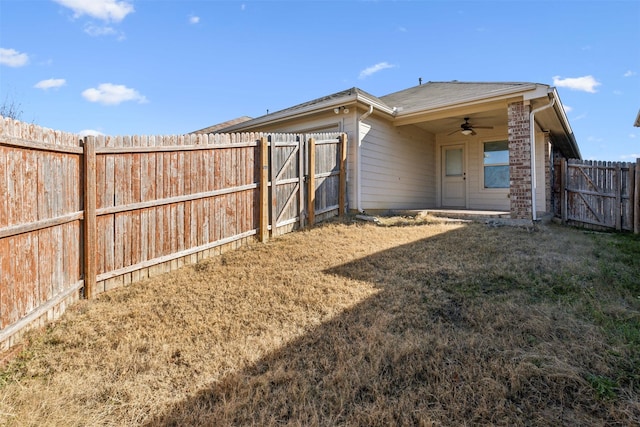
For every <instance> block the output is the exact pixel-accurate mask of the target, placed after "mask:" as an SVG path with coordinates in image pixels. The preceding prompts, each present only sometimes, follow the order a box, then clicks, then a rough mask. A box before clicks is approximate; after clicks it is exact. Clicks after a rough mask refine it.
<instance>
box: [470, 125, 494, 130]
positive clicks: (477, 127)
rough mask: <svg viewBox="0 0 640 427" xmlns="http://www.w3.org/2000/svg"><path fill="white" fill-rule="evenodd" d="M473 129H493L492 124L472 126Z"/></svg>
mask: <svg viewBox="0 0 640 427" xmlns="http://www.w3.org/2000/svg"><path fill="white" fill-rule="evenodd" d="M473 128H474V129H493V126H473Z"/></svg>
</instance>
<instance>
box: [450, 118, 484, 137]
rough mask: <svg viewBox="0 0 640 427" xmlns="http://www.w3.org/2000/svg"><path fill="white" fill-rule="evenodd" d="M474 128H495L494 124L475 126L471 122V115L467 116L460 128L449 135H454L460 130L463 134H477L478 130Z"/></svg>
mask: <svg viewBox="0 0 640 427" xmlns="http://www.w3.org/2000/svg"><path fill="white" fill-rule="evenodd" d="M474 129H493V126H474V125H472V124H471V123H469V117H465V118H464V123H463V124H461V125H460V129H459V130H454V131H453V132H451V133H450V134H449V135H453V134H454V133H456V132H460V133H462V134H463V135H475V134H476V132H475V130H474Z"/></svg>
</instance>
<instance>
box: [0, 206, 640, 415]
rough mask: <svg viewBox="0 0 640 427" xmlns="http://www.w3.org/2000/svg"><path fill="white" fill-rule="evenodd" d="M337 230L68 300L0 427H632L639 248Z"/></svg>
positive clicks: (13, 377)
mask: <svg viewBox="0 0 640 427" xmlns="http://www.w3.org/2000/svg"><path fill="white" fill-rule="evenodd" d="M382 225H387V226H379V225H378V226H376V225H375V224H371V223H364V224H363V223H357V222H354V221H353V220H351V219H347V220H344V221H335V222H329V223H326V224H324V225H321V226H318V227H315V228H313V229H311V230H307V231H302V232H297V233H292V234H289V235H286V236H283V237H280V238H277V239H274V240H272V241H271V242H269V243H268V244H257V243H256V244H253V245H251V246H249V247H246V248H243V249H240V250H238V251H234V252H228V253H225V254H223V255H221V256H219V257H217V258H213V259H210V260H207V261H203V262H201V263H199V264H196V265H194V266H189V267H185V268H183V269H182V270H179V271H176V272H173V273H169V274H165V275H163V276H159V277H155V278H153V279H148V280H146V281H144V282H140V283H137V284H134V285H132V286H129V287H127V288H122V289H118V290H115V291H111V292H108V293H105V294H102V295H101V296H100V297H99V298H98V299H96V300H93V301H81V302H80V303H78V304H77V305H75V306H74V307H72V308H71V309H70V310H69V311H68V312H67V313H66V314H65V315H64V317H63V318H62V319H61V320H59V321H58V322H56V323H55V324H53V325H51V326H50V327H48V328H47V329H46V330H42V331H36V332H34V333H31V334H29V335H28V338H27V342H26V343H25V345H24V346H23V347H22V348H21V349H20V351H19V352H18V354H16V355H15V356H14V357H13V358H12V359H11V360H10V361H9V362H6V363H5V364H4V366H1V367H0V425H8V426H89V425H90V426H133V425H149V426H155V425H175V426H185V425H223V426H224V425H260V426H270V425H293V426H296V425H299V426H303V425H304V426H336V425H337V426H340V425H344V426H377V425H380V426H388V425H411V426H413V425H416V426H418V425H420V426H430V425H456V426H459V425H509V426H512V425H523V426H524V425H536V426H540V425H542V426H544V425H549V426H556V425H568V426H571V425H575V426H584V425H596V426H598V425H633V424H638V423H640V403H639V401H640V372H639V369H638V366H640V279H639V272H640V240H639V239H637V238H635V237H634V236H628V235H626V236H625V235H614V234H605V233H592V232H591V233H590V232H585V231H580V230H574V229H569V228H562V227H559V226H554V225H549V226H541V227H539V228H537V229H536V230H527V229H523V228H511V227H489V226H487V225H484V224H478V223H473V224H467V223H463V224H460V223H445V222H439V221H437V220H433V219H429V218H423V217H419V218H386V219H383V220H382Z"/></svg>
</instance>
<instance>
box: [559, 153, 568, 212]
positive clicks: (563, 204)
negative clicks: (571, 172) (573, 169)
mask: <svg viewBox="0 0 640 427" xmlns="http://www.w3.org/2000/svg"><path fill="white" fill-rule="evenodd" d="M560 216H561V217H562V223H563V224H566V223H567V159H565V158H562V159H561V161H560Z"/></svg>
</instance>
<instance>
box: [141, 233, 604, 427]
mask: <svg viewBox="0 0 640 427" xmlns="http://www.w3.org/2000/svg"><path fill="white" fill-rule="evenodd" d="M476 234H479V235H476ZM505 236H507V237H508V238H506V239H505ZM544 244H546V243H545V242H543V241H542V240H541V236H540V235H537V233H528V232H527V231H524V230H518V229H513V230H501V231H500V230H490V229H486V228H484V227H482V226H477V227H468V228H463V229H458V230H454V231H450V232H448V233H445V234H441V235H437V236H435V237H432V238H429V239H424V240H420V241H417V242H415V243H412V244H408V245H403V246H398V247H394V248H392V249H389V250H386V251H383V252H379V253H376V254H373V255H370V256H367V257H364V258H361V259H358V260H355V261H353V262H349V263H346V264H344V265H340V266H336V267H334V268H330V269H327V270H325V271H324V272H323V273H322V274H328V275H338V276H343V277H345V278H348V279H352V280H362V281H367V282H370V283H373V284H375V286H376V287H377V288H378V289H379V292H378V293H377V294H375V295H374V296H372V297H370V298H368V299H366V300H364V301H362V302H360V303H359V304H357V305H355V306H354V307H352V308H351V309H349V310H346V311H344V312H342V313H341V314H339V315H338V316H336V317H334V318H333V319H331V320H329V321H327V322H325V323H323V324H321V325H319V326H317V327H315V328H313V329H311V330H310V331H308V332H307V333H306V334H305V335H303V336H301V337H300V338H298V339H296V340H294V341H292V342H289V343H288V344H287V345H285V346H284V347H282V348H280V349H278V350H276V351H274V352H273V353H271V354H269V355H268V356H266V357H264V358H262V359H261V360H259V361H258V362H257V363H255V364H254V365H252V366H250V367H248V368H246V369H244V370H243V371H241V372H238V373H236V374H232V375H229V376H226V377H224V378H223V379H222V380H221V381H220V382H217V383H213V384H211V385H210V387H209V388H208V389H206V390H202V391H200V392H199V393H198V394H196V395H194V396H192V397H190V398H188V399H186V400H184V401H181V402H178V403H176V404H175V405H174V406H173V407H172V408H170V409H169V410H168V411H166V412H165V413H162V414H157V415H156V416H154V417H153V418H152V419H150V420H149V421H148V423H147V425H176V426H178V425H181V426H182V425H327V426H330V425H362V426H364V425H366V426H376V425H384V426H388V425H463V424H497V425H585V424H592V425H593V424H595V425H598V424H605V423H606V422H607V420H606V419H603V418H602V417H605V418H606V417H607V416H610V417H613V418H615V415H611V414H610V413H609V414H607V413H606V410H605V408H603V407H602V405H600V404H599V403H598V402H596V401H595V400H593V393H592V391H591V389H590V387H589V384H588V382H587V381H585V380H584V378H583V372H582V370H583V368H585V369H586V367H583V366H582V365H581V364H582V363H587V364H590V363H595V362H592V361H590V360H587V359H586V358H588V357H589V355H592V354H594V352H595V353H596V354H597V352H599V351H603V349H604V348H603V347H602V346H601V344H600V343H598V342H597V341H594V342H593V343H591V344H589V343H585V340H584V339H583V337H584V336H585V334H589V333H590V332H591V330H590V329H589V327H588V326H586V325H584V324H582V323H580V322H578V321H576V320H575V319H573V318H572V317H571V315H569V314H567V313H566V311H564V310H561V309H558V308H557V307H556V306H551V307H547V308H545V306H540V307H538V306H535V305H531V304H532V300H531V296H532V295H533V296H534V297H535V296H536V295H535V292H534V293H533V294H531V293H527V288H530V287H534V286H538V287H544V286H546V287H549V288H552V287H553V283H552V282H553V280H554V279H553V277H554V276H553V274H552V272H551V271H552V269H554V268H555V269H558V263H559V261H557V260H556V261H555V263H554V265H553V266H551V265H548V264H546V263H545V261H544V259H545V258H548V251H547V250H546V249H545V248H544V247H543V245H544ZM560 268H561V269H564V268H569V267H568V266H565V265H561V266H560ZM532 278H536V279H535V283H532ZM347 283H348V280H345V286H346V285H347ZM565 287H566V286H565ZM563 289H565V288H563ZM571 289H572V288H571ZM571 289H570V290H569V291H567V292H572V290H571ZM565 291H566V289H565ZM540 292H542V291H540ZM563 292H564V291H563ZM543 293H544V292H543ZM591 368H593V366H591Z"/></svg>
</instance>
